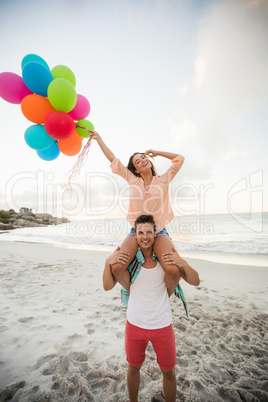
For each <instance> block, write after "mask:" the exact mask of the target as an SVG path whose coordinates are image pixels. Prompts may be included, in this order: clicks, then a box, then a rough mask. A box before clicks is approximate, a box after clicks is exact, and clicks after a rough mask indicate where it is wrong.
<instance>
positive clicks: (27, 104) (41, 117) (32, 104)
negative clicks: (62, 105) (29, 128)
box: [21, 94, 55, 124]
mask: <svg viewBox="0 0 268 402" xmlns="http://www.w3.org/2000/svg"><path fill="white" fill-rule="evenodd" d="M21 111H22V113H23V114H24V116H25V117H26V119H28V120H30V121H32V122H33V123H36V124H42V123H44V121H45V118H46V117H47V115H48V114H49V113H51V112H55V109H54V107H53V106H51V104H50V102H49V100H48V99H47V98H45V97H44V96H41V95H37V94H31V95H28V96H25V98H23V99H22V102H21Z"/></svg>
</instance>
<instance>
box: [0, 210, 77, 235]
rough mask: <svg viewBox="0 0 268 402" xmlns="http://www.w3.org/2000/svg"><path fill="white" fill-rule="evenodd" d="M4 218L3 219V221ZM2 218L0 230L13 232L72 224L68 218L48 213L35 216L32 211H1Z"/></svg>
mask: <svg viewBox="0 0 268 402" xmlns="http://www.w3.org/2000/svg"><path fill="white" fill-rule="evenodd" d="M1 217H2V219H1ZM1 217H0V230H11V229H16V228H23V227H37V226H47V225H59V224H62V223H68V222H70V221H69V219H68V218H65V217H63V218H58V217H54V216H52V215H51V214H47V213H43V214H41V213H38V214H33V213H32V211H31V210H29V211H26V212H25V209H23V213H21V211H20V212H19V213H16V212H15V211H13V210H11V211H1Z"/></svg>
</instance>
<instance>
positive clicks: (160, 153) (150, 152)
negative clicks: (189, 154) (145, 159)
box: [144, 149, 184, 161]
mask: <svg viewBox="0 0 268 402" xmlns="http://www.w3.org/2000/svg"><path fill="white" fill-rule="evenodd" d="M144 155H149V156H152V157H155V156H163V158H168V159H170V160H172V159H174V158H176V157H179V158H180V159H181V160H182V161H184V156H182V155H179V154H174V153H173V152H164V151H154V150H153V149H148V150H147V151H145V152H144Z"/></svg>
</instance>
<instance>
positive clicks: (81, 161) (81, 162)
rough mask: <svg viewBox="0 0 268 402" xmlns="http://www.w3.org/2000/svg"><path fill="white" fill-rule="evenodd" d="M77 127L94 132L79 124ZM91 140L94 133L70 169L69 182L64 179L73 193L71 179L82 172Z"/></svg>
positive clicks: (68, 189) (66, 185)
mask: <svg viewBox="0 0 268 402" xmlns="http://www.w3.org/2000/svg"><path fill="white" fill-rule="evenodd" d="M76 127H79V128H83V129H85V130H87V131H88V132H92V130H89V129H88V128H87V127H84V126H79V125H78V124H77V125H76ZM91 140H92V134H91V135H90V136H89V139H88V141H87V143H86V145H85V146H84V148H83V150H82V152H81V153H80V155H79V156H78V158H77V160H76V162H75V165H74V167H73V168H72V169H71V170H70V171H69V173H70V175H69V178H68V182H67V184H66V183H65V182H64V180H63V182H64V185H65V187H66V188H67V191H68V192H70V193H71V194H72V191H73V190H72V185H71V180H74V179H75V177H76V176H77V174H78V173H79V172H80V170H81V168H82V166H83V165H84V163H85V158H86V157H87V155H88V152H89V148H90V146H91Z"/></svg>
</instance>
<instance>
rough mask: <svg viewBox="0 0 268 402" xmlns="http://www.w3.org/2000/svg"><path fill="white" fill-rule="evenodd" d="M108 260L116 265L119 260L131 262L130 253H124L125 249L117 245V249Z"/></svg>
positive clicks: (124, 262)
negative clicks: (121, 249)
mask: <svg viewBox="0 0 268 402" xmlns="http://www.w3.org/2000/svg"><path fill="white" fill-rule="evenodd" d="M106 262H107V263H108V264H109V265H114V264H116V263H117V262H119V263H121V264H126V263H127V262H129V254H128V253H124V252H123V251H120V247H117V248H116V250H115V251H114V252H113V254H111V255H110V256H109V257H108V258H107V260H106Z"/></svg>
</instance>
